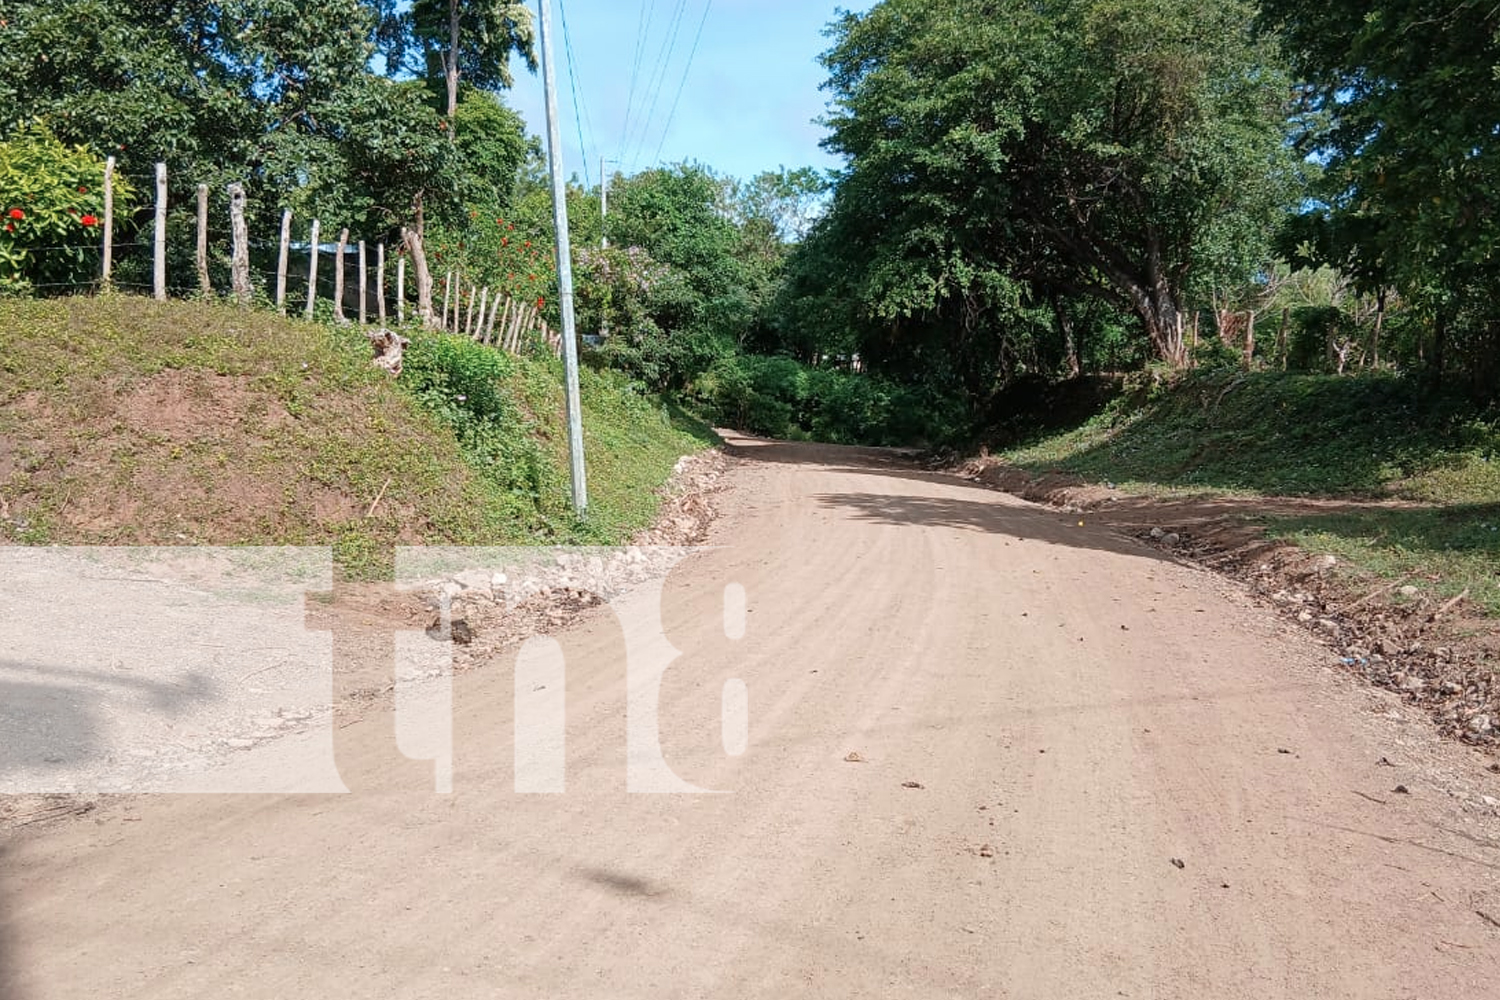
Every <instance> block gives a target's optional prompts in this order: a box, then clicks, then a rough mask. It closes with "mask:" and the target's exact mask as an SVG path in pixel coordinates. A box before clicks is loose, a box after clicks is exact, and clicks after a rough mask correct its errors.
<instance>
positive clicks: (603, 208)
mask: <svg viewBox="0 0 1500 1000" xmlns="http://www.w3.org/2000/svg"><path fill="white" fill-rule="evenodd" d="M608 162H609V161H608V160H606V159H605V158H604V157H602V156H601V157H599V246H600V247H601V248H602V249H604V250H608V249H609V230H608V229H606V228H605V226H604V220H605V219H608V218H609V174H606V173H605V172H604V165H605V164H606V163H608Z"/></svg>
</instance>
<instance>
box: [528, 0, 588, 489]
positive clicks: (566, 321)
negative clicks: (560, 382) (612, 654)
mask: <svg viewBox="0 0 1500 1000" xmlns="http://www.w3.org/2000/svg"><path fill="white" fill-rule="evenodd" d="M537 6H538V7H539V8H540V10H541V15H542V16H541V19H540V26H541V32H540V34H541V38H540V41H541V43H542V85H543V87H544V88H545V90H546V92H547V163H548V166H549V167H550V168H551V171H552V223H553V226H554V227H555V228H556V229H557V295H558V305H559V307H560V308H561V309H562V327H563V328H562V342H563V343H562V348H563V351H562V353H563V375H564V394H565V395H566V397H567V403H568V471H569V472H570V473H571V478H572V481H573V512H574V513H575V514H577V515H578V516H579V517H582V516H583V515H584V513H585V512H587V510H588V509H589V488H588V482H587V478H586V476H585V474H584V467H583V407H582V405H581V404H580V403H579V401H578V336H577V323H576V321H575V320H574V317H573V250H572V247H571V246H570V245H569V240H568V187H567V183H566V182H565V181H564V180H563V164H562V128H561V126H559V124H558V121H557V73H556V72H555V70H554V68H553V65H552V0H538V3H537Z"/></svg>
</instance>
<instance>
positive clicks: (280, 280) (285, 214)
mask: <svg viewBox="0 0 1500 1000" xmlns="http://www.w3.org/2000/svg"><path fill="white" fill-rule="evenodd" d="M291 247H292V210H291V209H290V208H286V209H282V212H281V246H280V248H279V249H278V250H277V255H276V308H277V309H279V310H281V314H282V315H283V316H285V315H286V264H287V254H288V253H289V252H290V250H291Z"/></svg>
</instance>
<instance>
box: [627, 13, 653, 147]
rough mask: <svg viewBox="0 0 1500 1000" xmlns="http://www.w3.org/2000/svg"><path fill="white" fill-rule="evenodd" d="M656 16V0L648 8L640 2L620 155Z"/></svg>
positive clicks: (628, 130) (628, 129) (628, 127)
mask: <svg viewBox="0 0 1500 1000" xmlns="http://www.w3.org/2000/svg"><path fill="white" fill-rule="evenodd" d="M655 16H656V0H651V2H650V6H649V8H648V6H647V2H646V0H641V14H640V17H639V18H638V19H637V20H636V24H635V60H634V62H633V63H632V65H631V67H630V89H629V90H628V91H626V95H625V124H624V125H622V126H621V127H620V149H619V152H620V155H622V156H623V155H624V154H625V138H626V136H627V135H629V133H630V116H631V113H632V111H633V110H634V108H635V84H636V81H637V80H638V79H639V78H640V74H641V56H642V55H644V54H645V51H646V36H647V35H648V34H649V33H650V31H651V21H652V19H653V18H654V17H655Z"/></svg>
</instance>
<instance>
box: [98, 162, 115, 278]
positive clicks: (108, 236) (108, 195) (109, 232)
mask: <svg viewBox="0 0 1500 1000" xmlns="http://www.w3.org/2000/svg"><path fill="white" fill-rule="evenodd" d="M114 266H115V158H114V157H113V156H111V157H109V158H108V159H107V160H105V161H104V262H103V264H102V265H101V266H100V271H101V274H100V280H101V281H102V282H103V284H104V287H105V288H106V289H107V288H109V287H110V281H111V278H110V272H111V271H113V270H114Z"/></svg>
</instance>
